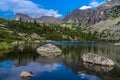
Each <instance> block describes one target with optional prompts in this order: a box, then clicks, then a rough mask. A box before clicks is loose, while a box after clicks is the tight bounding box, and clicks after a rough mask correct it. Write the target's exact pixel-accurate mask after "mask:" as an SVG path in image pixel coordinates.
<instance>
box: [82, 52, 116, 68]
mask: <svg viewBox="0 0 120 80" xmlns="http://www.w3.org/2000/svg"><path fill="white" fill-rule="evenodd" d="M82 59H83V61H84V62H86V63H91V64H95V65H103V66H114V62H113V61H112V60H111V59H109V58H107V57H104V56H100V55H97V54H92V53H87V54H83V55H82Z"/></svg>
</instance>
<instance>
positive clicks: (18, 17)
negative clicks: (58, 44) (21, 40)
mask: <svg viewBox="0 0 120 80" xmlns="http://www.w3.org/2000/svg"><path fill="white" fill-rule="evenodd" d="M14 20H21V21H25V22H34V21H36V22H38V23H60V22H62V21H63V20H62V19H60V18H55V17H53V16H42V17H40V18H31V17H29V16H28V15H27V14H22V13H17V14H16V15H15V17H14Z"/></svg>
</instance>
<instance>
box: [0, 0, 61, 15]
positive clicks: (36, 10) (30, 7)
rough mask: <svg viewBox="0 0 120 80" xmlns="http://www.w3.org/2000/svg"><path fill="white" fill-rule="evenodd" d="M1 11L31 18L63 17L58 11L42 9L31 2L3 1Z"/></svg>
mask: <svg viewBox="0 0 120 80" xmlns="http://www.w3.org/2000/svg"><path fill="white" fill-rule="evenodd" d="M0 10H1V11H4V12H5V11H11V12H13V13H14V14H16V13H25V14H28V15H29V16H31V17H40V16H54V17H61V16H62V15H61V14H59V13H58V11H56V10H53V9H50V10H47V9H44V8H40V7H39V5H38V4H35V3H33V2H32V1H30V0H1V1H0Z"/></svg>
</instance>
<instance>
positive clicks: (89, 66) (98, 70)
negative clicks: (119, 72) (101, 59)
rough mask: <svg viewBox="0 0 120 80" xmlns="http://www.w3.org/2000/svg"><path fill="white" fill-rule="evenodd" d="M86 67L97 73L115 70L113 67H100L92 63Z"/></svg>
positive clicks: (86, 64)
mask: <svg viewBox="0 0 120 80" xmlns="http://www.w3.org/2000/svg"><path fill="white" fill-rule="evenodd" d="M84 66H85V67H86V68H87V69H89V70H90V71H95V72H109V71H111V70H112V69H113V66H100V65H93V64H90V63H84Z"/></svg>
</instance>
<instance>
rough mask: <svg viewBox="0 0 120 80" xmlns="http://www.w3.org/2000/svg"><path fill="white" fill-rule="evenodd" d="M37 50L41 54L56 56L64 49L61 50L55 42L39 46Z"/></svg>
mask: <svg viewBox="0 0 120 80" xmlns="http://www.w3.org/2000/svg"><path fill="white" fill-rule="evenodd" d="M37 52H38V53H39V54H40V55H41V56H47V57H51V56H52V57H54V56H58V55H61V54H62V50H60V49H59V48H58V47H57V46H55V45H53V44H46V45H43V46H41V47H39V48H37Z"/></svg>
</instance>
